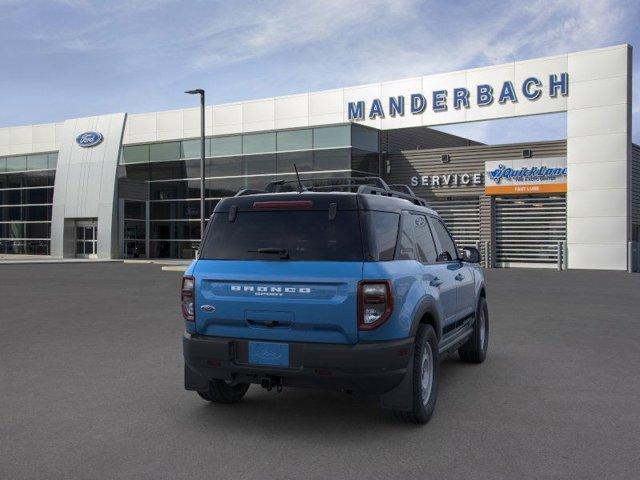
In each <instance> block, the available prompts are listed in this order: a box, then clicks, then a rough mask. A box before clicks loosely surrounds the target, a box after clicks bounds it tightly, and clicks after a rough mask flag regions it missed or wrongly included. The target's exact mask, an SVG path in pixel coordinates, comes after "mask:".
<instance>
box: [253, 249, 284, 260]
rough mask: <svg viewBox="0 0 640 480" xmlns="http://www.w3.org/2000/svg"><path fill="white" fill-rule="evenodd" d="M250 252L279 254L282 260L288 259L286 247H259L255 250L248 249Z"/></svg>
mask: <svg viewBox="0 0 640 480" xmlns="http://www.w3.org/2000/svg"><path fill="white" fill-rule="evenodd" d="M248 252H250V253H266V254H271V255H280V258H281V259H283V260H288V259H289V251H288V250H287V249H286V248H272V247H267V248H259V249H257V250H248Z"/></svg>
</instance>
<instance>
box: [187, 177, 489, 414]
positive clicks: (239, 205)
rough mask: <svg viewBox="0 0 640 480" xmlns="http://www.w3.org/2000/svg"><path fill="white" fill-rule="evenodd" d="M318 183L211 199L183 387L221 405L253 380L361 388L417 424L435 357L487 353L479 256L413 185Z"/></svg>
mask: <svg viewBox="0 0 640 480" xmlns="http://www.w3.org/2000/svg"><path fill="white" fill-rule="evenodd" d="M307 181H311V180H307ZM323 182H324V183H325V185H324V186H318V187H308V188H306V187H303V186H302V185H300V188H298V189H297V191H289V192H286V191H283V190H285V189H286V188H285V187H286V184H287V182H275V183H272V184H270V185H269V186H268V187H267V189H266V190H267V191H266V192H262V193H258V192H253V191H242V192H240V193H238V195H236V196H235V197H230V198H226V199H224V200H222V201H220V203H218V205H217V206H216V208H215V210H214V213H213V215H212V217H211V218H210V221H209V225H208V227H207V230H206V233H205V236H204V240H203V243H202V246H201V250H200V255H199V258H198V259H197V260H195V261H194V262H193V263H192V264H191V265H190V267H189V268H188V270H187V271H186V272H185V275H184V277H183V281H182V313H183V316H184V318H185V320H186V321H185V325H186V329H185V333H184V338H183V348H184V360H185V388H186V389H187V390H194V391H196V392H197V393H198V395H200V397H202V398H203V399H205V400H208V401H211V402H218V403H233V402H237V401H239V400H240V399H241V398H242V397H243V396H244V394H245V393H246V392H247V390H248V388H249V386H250V384H252V383H254V384H259V385H262V386H263V387H265V388H267V389H269V390H271V389H272V388H276V389H277V390H280V389H282V387H286V386H292V387H325V388H333V389H338V390H344V391H359V392H365V393H371V394H377V395H380V398H381V406H382V407H383V408H387V409H391V410H393V411H394V412H395V415H396V416H397V417H398V418H400V419H401V420H404V421H409V422H415V423H425V422H427V421H428V420H429V419H430V417H431V415H432V413H433V410H434V407H435V403H436V396H437V391H438V379H439V366H438V365H439V360H440V359H442V358H443V357H444V356H445V355H447V354H448V353H450V352H454V351H456V350H457V352H458V354H459V356H460V358H461V359H462V360H463V361H465V362H470V363H481V362H482V361H484V359H485V356H486V354H487V343H488V332H489V325H488V319H489V317H488V310H487V302H486V294H485V285H484V278H483V274H482V271H481V269H480V268H479V265H478V263H479V261H480V254H479V252H478V250H476V249H475V248H466V249H464V250H463V251H462V253H461V254H460V253H459V252H458V249H457V248H456V244H455V242H454V240H453V239H452V237H451V235H450V234H449V232H448V230H447V227H446V226H445V224H444V223H443V222H442V220H441V219H440V218H439V216H438V214H437V213H436V212H434V211H433V210H431V209H429V208H427V207H426V203H425V202H424V200H422V199H419V198H417V197H415V195H413V193H412V192H411V191H410V190H409V189H408V187H405V191H399V190H393V189H392V188H391V187H390V186H388V185H387V184H386V183H385V182H384V181H382V180H381V179H379V178H376V177H373V178H365V179H362V178H359V179H323ZM332 182H333V184H332ZM363 182H365V183H363ZM366 182H368V183H369V184H366ZM327 183H328V185H327ZM371 183H373V185H370V184H371Z"/></svg>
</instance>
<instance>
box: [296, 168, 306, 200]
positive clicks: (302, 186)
mask: <svg viewBox="0 0 640 480" xmlns="http://www.w3.org/2000/svg"><path fill="white" fill-rule="evenodd" d="M293 169H294V170H295V171H296V178H297V179H298V193H301V192H305V191H306V190H307V189H306V188H304V185H302V180H300V174H299V173H298V167H297V166H296V164H295V163H294V164H293Z"/></svg>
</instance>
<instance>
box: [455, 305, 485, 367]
mask: <svg viewBox="0 0 640 480" xmlns="http://www.w3.org/2000/svg"><path fill="white" fill-rule="evenodd" d="M488 346H489V308H488V307H487V301H486V300H485V298H484V297H480V301H479V302H478V311H477V312H476V321H475V323H474V325H473V333H472V334H471V337H469V340H467V341H466V343H465V344H464V345H462V346H461V347H460V348H459V349H458V355H459V356H460V360H462V361H463V362H467V363H482V362H484V360H485V358H487V348H488Z"/></svg>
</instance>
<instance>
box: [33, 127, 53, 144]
mask: <svg viewBox="0 0 640 480" xmlns="http://www.w3.org/2000/svg"><path fill="white" fill-rule="evenodd" d="M55 142H56V126H55V124H53V123H50V124H48V125H34V126H33V143H49V144H53V143H55Z"/></svg>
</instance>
